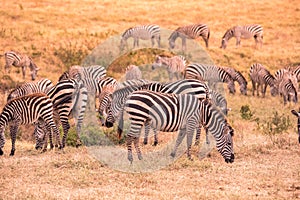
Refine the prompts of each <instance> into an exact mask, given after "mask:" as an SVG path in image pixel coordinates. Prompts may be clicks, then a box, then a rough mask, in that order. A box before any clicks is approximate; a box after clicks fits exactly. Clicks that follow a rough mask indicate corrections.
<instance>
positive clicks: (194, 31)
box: [168, 24, 210, 51]
mask: <svg viewBox="0 0 300 200" xmlns="http://www.w3.org/2000/svg"><path fill="white" fill-rule="evenodd" d="M209 35H210V30H209V27H208V26H207V25H206V24H192V25H187V26H182V27H178V28H177V29H176V30H175V31H174V32H173V33H172V34H171V35H170V37H169V39H168V40H169V46H170V49H174V47H175V40H176V39H177V38H178V37H179V38H181V41H182V50H183V51H185V50H186V39H197V38H199V37H200V36H201V37H202V38H203V40H204V41H205V46H206V48H208V40H209Z"/></svg>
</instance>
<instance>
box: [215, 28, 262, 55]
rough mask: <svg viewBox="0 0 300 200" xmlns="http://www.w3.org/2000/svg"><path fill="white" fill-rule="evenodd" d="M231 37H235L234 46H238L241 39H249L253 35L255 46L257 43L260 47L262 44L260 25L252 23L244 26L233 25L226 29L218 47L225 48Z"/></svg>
mask: <svg viewBox="0 0 300 200" xmlns="http://www.w3.org/2000/svg"><path fill="white" fill-rule="evenodd" d="M232 37H235V38H236V46H237V47H238V46H240V44H241V39H249V38H251V37H254V39H255V44H256V46H257V45H258V44H259V45H260V47H262V44H263V28H262V26H261V25H258V24H253V25H246V26H234V27H232V28H230V29H228V30H227V31H226V32H225V34H224V36H223V38H222V45H221V47H220V48H223V49H225V48H226V47H227V43H228V40H230V39H231V38H232Z"/></svg>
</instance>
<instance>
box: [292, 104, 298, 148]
mask: <svg viewBox="0 0 300 200" xmlns="http://www.w3.org/2000/svg"><path fill="white" fill-rule="evenodd" d="M291 112H292V114H293V115H295V116H296V117H297V119H298V121H297V130H298V142H299V144H300V109H299V111H298V112H297V111H296V110H291Z"/></svg>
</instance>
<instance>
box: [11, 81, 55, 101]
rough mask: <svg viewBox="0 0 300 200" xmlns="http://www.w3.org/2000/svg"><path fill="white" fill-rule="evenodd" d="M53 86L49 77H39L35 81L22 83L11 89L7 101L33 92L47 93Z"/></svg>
mask: <svg viewBox="0 0 300 200" xmlns="http://www.w3.org/2000/svg"><path fill="white" fill-rule="evenodd" d="M52 87H53V84H52V82H51V81H50V80H49V79H46V78H45V79H41V80H39V81H37V82H28V83H24V84H22V85H20V86H18V87H17V88H15V89H13V90H12V91H11V92H10V93H9V94H8V96H7V101H9V100H11V99H14V98H17V97H21V96H25V95H28V94H33V93H45V94H46V93H47V92H48V91H49V90H50V89H51V88H52Z"/></svg>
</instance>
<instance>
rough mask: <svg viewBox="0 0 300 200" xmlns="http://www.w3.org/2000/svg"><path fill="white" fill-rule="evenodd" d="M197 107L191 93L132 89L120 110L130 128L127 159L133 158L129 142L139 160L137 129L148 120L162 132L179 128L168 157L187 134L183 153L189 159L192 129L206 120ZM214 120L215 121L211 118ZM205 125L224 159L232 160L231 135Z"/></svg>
mask: <svg viewBox="0 0 300 200" xmlns="http://www.w3.org/2000/svg"><path fill="white" fill-rule="evenodd" d="M199 108H201V103H200V101H198V99H197V97H195V96H194V95H189V94H164V93H157V92H152V91H135V92H133V93H132V94H130V95H129V96H128V99H127V101H126V103H125V107H124V111H125V112H126V113H128V115H129V119H130V129H129V131H128V133H127V137H126V144H127V148H128V160H129V161H130V162H132V161H133V157H132V147H131V145H132V142H133V143H134V146H135V148H136V152H137V155H138V158H139V159H140V160H141V159H142V155H141V151H140V149H139V137H140V131H141V128H142V127H143V126H144V125H145V124H146V123H149V124H150V125H151V127H152V128H154V129H156V130H159V131H163V132H174V131H179V133H178V136H177V140H176V145H175V147H174V149H173V151H172V153H171V156H172V157H175V155H176V151H177V148H178V146H179V145H180V144H181V142H182V140H183V138H184V137H185V135H187V156H188V158H190V159H191V154H190V149H191V144H192V139H193V134H194V130H195V129H196V128H197V127H198V126H199V123H200V122H201V121H203V122H205V125H207V124H209V122H210V121H209V120H207V119H206V117H205V116H202V114H204V113H202V110H201V109H199ZM213 116H214V115H213ZM215 123H217V122H216V121H215ZM224 125H226V124H224ZM208 127H209V128H210V129H211V131H213V134H214V136H215V137H216V140H217V148H218V150H219V152H220V153H221V154H222V156H223V157H224V158H225V161H226V162H233V161H234V154H233V146H232V140H231V136H232V135H231V134H229V133H228V131H227V130H226V134H227V135H225V134H224V132H225V127H224V126H222V127H219V126H218V127H217V131H219V132H220V133H222V134H220V133H219V134H218V135H217V134H216V131H215V130H216V129H215V126H214V127H212V126H208ZM229 136H230V137H229Z"/></svg>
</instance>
